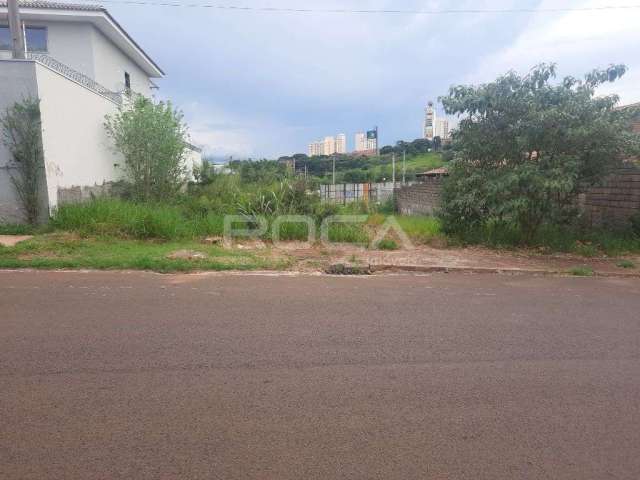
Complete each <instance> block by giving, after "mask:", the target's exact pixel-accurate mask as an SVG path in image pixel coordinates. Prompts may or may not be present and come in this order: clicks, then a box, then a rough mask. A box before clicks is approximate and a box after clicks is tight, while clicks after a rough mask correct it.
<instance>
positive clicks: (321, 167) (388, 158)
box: [296, 152, 444, 183]
mask: <svg viewBox="0 0 640 480" xmlns="http://www.w3.org/2000/svg"><path fill="white" fill-rule="evenodd" d="M392 162H393V159H392V155H391V154H386V155H380V156H375V157H351V156H337V157H336V182H337V183H343V182H346V183H363V182H382V181H385V180H386V181H390V180H391V177H392V170H393V166H392ZM443 163H444V161H443V158H442V155H441V154H440V153H433V152H431V153H422V154H418V155H407V159H406V164H405V169H406V179H407V180H414V179H415V175H416V173H421V172H424V171H427V170H431V169H432V168H437V167H440V166H442V165H443ZM305 167H306V172H307V174H308V175H311V176H314V177H317V178H318V179H319V180H320V181H321V183H331V182H332V181H333V179H332V168H333V159H332V158H331V157H312V158H299V159H298V160H297V161H296V171H297V172H298V173H304V172H305ZM401 179H402V155H397V154H396V180H401Z"/></svg>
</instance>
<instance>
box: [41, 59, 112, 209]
mask: <svg viewBox="0 0 640 480" xmlns="http://www.w3.org/2000/svg"><path fill="white" fill-rule="evenodd" d="M36 75H37V80H38V92H39V95H40V110H41V116H42V126H43V132H42V143H43V147H44V156H45V167H46V172H47V187H48V191H49V203H50V207H51V208H54V207H55V206H56V205H57V198H58V195H57V192H58V188H68V187H72V186H93V185H101V184H103V183H105V182H110V181H113V180H117V179H119V178H120V177H121V172H120V169H119V168H118V167H117V166H116V164H122V158H121V156H120V155H118V154H116V153H114V151H113V150H112V142H111V140H110V139H109V138H108V137H107V134H106V132H105V129H104V117H105V115H108V114H113V113H115V112H116V110H117V106H116V104H114V103H113V102H111V101H110V100H107V99H106V98H104V97H102V96H100V95H98V94H96V93H94V92H93V91H91V90H88V89H86V88H84V87H82V86H81V85H78V84H77V83H74V82H72V81H70V80H69V79H67V78H65V77H63V76H61V75H59V74H58V73H56V72H54V71H52V70H49V69H48V68H47V67H44V66H42V65H40V64H37V65H36Z"/></svg>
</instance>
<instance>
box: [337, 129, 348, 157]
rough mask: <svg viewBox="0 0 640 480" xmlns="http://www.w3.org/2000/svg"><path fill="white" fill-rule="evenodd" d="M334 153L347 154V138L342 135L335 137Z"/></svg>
mask: <svg viewBox="0 0 640 480" xmlns="http://www.w3.org/2000/svg"><path fill="white" fill-rule="evenodd" d="M336 153H341V154H345V153H347V136H346V135H345V134H344V133H339V134H338V135H336Z"/></svg>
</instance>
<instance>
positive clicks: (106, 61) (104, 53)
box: [91, 28, 151, 97]
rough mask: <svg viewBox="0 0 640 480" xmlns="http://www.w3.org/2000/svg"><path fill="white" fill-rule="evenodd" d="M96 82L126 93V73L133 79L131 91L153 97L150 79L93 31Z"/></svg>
mask: <svg viewBox="0 0 640 480" xmlns="http://www.w3.org/2000/svg"><path fill="white" fill-rule="evenodd" d="M91 41H92V44H93V55H94V72H95V80H96V82H98V83H100V84H101V85H103V86H104V87H107V88H108V89H109V90H112V91H114V92H122V91H124V72H125V71H126V72H127V73H129V75H130V77H131V89H132V90H133V91H134V92H137V93H140V94H142V95H144V96H146V97H150V96H151V89H150V88H149V87H150V83H149V77H148V76H147V74H146V73H144V71H143V70H142V69H141V68H140V67H138V65H136V64H135V63H134V62H133V61H132V60H131V59H130V58H129V57H127V56H126V55H125V54H124V53H122V51H121V50H120V49H118V48H117V47H116V46H115V45H114V44H113V42H111V40H109V39H108V38H107V37H105V36H104V34H103V33H102V32H100V31H99V30H98V29H96V28H94V29H93V31H92V40H91Z"/></svg>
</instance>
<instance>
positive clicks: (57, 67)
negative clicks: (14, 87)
mask: <svg viewBox="0 0 640 480" xmlns="http://www.w3.org/2000/svg"><path fill="white" fill-rule="evenodd" d="M27 57H28V58H30V59H32V60H35V61H36V62H38V63H41V64H43V65H46V66H47V67H49V68H50V69H51V70H53V71H55V72H57V73H59V74H60V75H62V76H63V77H67V78H68V79H70V80H73V81H74V82H76V83H79V84H80V85H82V86H83V87H86V88H88V89H89V90H91V91H93V92H95V93H97V94H98V95H102V96H103V97H105V98H108V99H109V100H111V101H112V102H114V103H117V104H118V105H122V95H121V94H120V93H118V92H112V91H111V90H109V89H108V88H106V87H103V86H102V85H100V84H99V83H98V82H96V81H95V80H94V79H92V78H90V77H88V76H86V75H85V74H84V73H80V72H78V71H77V70H74V69H73V68H71V67H69V66H68V65H65V64H64V63H62V62H59V61H58V60H56V59H55V58H53V57H50V56H49V55H44V54H42V53H33V52H29V53H28V54H27Z"/></svg>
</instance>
